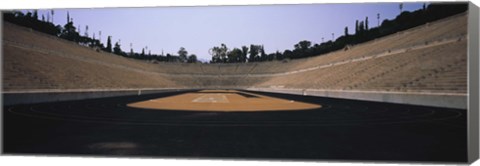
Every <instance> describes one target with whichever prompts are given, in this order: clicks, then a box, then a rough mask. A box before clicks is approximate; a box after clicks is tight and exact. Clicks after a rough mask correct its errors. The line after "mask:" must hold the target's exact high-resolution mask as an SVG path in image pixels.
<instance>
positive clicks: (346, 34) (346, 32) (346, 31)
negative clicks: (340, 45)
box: [345, 27, 348, 36]
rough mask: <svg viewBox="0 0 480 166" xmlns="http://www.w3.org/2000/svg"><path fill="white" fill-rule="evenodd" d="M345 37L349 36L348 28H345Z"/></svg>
mask: <svg viewBox="0 0 480 166" xmlns="http://www.w3.org/2000/svg"><path fill="white" fill-rule="evenodd" d="M345 36H348V27H345Z"/></svg>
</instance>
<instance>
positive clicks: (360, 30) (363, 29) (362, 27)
mask: <svg viewBox="0 0 480 166" xmlns="http://www.w3.org/2000/svg"><path fill="white" fill-rule="evenodd" d="M363 31H365V26H364V24H363V21H360V24H358V32H360V33H363Z"/></svg>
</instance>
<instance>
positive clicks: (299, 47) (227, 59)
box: [3, 3, 468, 63]
mask: <svg viewBox="0 0 480 166" xmlns="http://www.w3.org/2000/svg"><path fill="white" fill-rule="evenodd" d="M467 9H468V4H467V3H432V4H429V5H428V6H427V5H426V4H424V5H423V8H422V9H419V10H416V11H413V12H409V11H403V4H402V3H401V4H399V10H400V14H399V15H398V16H397V17H396V18H395V19H392V20H388V19H385V20H383V21H382V22H381V24H380V13H378V14H377V26H376V27H373V28H371V27H372V26H371V25H370V24H371V20H369V18H368V17H365V19H364V20H356V22H355V31H354V33H353V34H350V32H349V29H348V27H345V29H344V34H343V35H342V36H340V37H338V38H337V39H336V40H335V41H333V39H334V35H335V34H333V33H332V40H328V41H326V42H324V41H323V38H322V43H319V44H313V43H312V42H311V41H307V40H303V41H300V42H298V43H297V44H295V45H294V49H293V50H289V49H286V50H284V51H283V52H280V51H276V52H274V53H268V54H267V53H265V50H264V46H263V45H262V44H251V45H250V46H242V47H241V48H232V49H229V48H228V47H227V46H226V45H225V44H223V43H222V44H220V46H214V47H213V48H211V49H210V50H209V51H208V52H209V53H210V54H211V55H212V58H211V60H210V63H247V62H264V61H273V60H285V59H299V58H306V57H312V56H319V55H323V54H326V53H329V52H332V51H337V50H340V49H348V46H350V45H355V44H359V43H363V42H367V41H370V40H373V39H376V38H380V37H383V36H387V35H390V34H393V33H396V32H399V31H403V30H406V29H409V28H412V27H415V26H419V25H422V24H425V23H428V22H431V21H435V20H438V19H442V18H445V17H448V16H452V15H455V14H458V13H462V12H465V11H466V10H467ZM50 15H51V16H52V17H51V18H50ZM53 15H54V11H53V10H51V12H47V18H45V16H44V15H42V16H41V19H39V15H38V12H37V11H36V10H34V11H33V12H30V11H28V12H27V13H26V14H24V13H22V12H20V11H11V12H4V15H3V17H4V20H6V21H8V22H11V23H14V24H17V25H21V26H25V27H29V28H32V29H34V30H36V31H40V32H43V33H46V34H50V35H53V36H57V37H60V38H63V39H65V40H69V41H73V42H75V43H78V44H79V45H83V46H88V47H92V48H94V49H96V50H102V51H105V52H110V53H113V54H116V55H120V56H123V57H128V58H135V59H140V60H149V61H163V62H184V63H196V62H198V60H197V56H196V55H195V54H190V55H189V54H188V51H187V50H186V49H185V48H184V47H181V48H180V49H179V51H178V52H177V53H178V55H173V54H169V53H167V54H166V55H164V54H163V51H162V54H160V55H159V54H151V52H150V51H149V50H148V47H144V48H142V51H141V52H134V51H133V49H132V48H131V47H132V44H131V43H130V51H129V52H125V51H123V50H122V49H121V45H120V40H118V41H117V42H115V44H112V36H107V43H106V45H104V44H103V43H101V41H100V38H101V31H99V32H98V34H97V35H98V37H96V36H95V33H93V34H92V36H90V35H89V33H88V26H85V31H84V34H83V35H82V34H81V33H80V25H79V26H78V27H75V26H74V22H73V18H70V15H69V13H68V12H67V23H66V24H65V25H64V26H60V25H54V24H53ZM147 51H148V52H147Z"/></svg>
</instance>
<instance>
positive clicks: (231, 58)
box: [227, 48, 243, 63]
mask: <svg viewBox="0 0 480 166" xmlns="http://www.w3.org/2000/svg"><path fill="white" fill-rule="evenodd" d="M242 54H243V52H242V50H240V49H238V48H234V49H233V50H232V51H229V52H228V54H227V57H228V60H227V62H229V63H235V62H240V61H241V60H240V59H241V57H242Z"/></svg>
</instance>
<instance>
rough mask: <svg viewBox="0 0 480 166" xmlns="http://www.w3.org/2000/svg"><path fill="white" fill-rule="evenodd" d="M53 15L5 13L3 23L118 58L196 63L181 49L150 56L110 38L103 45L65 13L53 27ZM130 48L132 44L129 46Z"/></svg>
mask: <svg viewBox="0 0 480 166" xmlns="http://www.w3.org/2000/svg"><path fill="white" fill-rule="evenodd" d="M50 15H51V17H50ZM53 15H54V11H53V10H51V11H50V12H48V15H47V18H45V16H44V15H42V16H41V19H40V18H39V15H38V11H37V10H34V11H33V12H30V11H27V12H26V13H23V12H20V11H11V12H5V13H4V14H3V18H4V20H5V21H8V22H11V23H14V24H17V25H20V26H24V27H28V28H31V29H34V30H36V31H39V32H43V33H46V34H49V35H53V36H57V37H59V38H62V39H65V40H68V41H72V42H75V43H77V44H79V45H82V46H87V47H91V48H94V49H96V50H97V51H100V50H101V51H105V52H109V53H113V54H116V55H119V56H123V57H128V58H135V59H140V60H150V61H163V62H186V63H196V62H198V60H197V57H196V55H195V54H191V55H188V52H187V51H186V49H185V48H183V47H181V48H180V49H179V51H178V52H177V53H178V55H173V54H169V53H167V54H166V55H163V52H162V54H161V55H158V54H151V52H150V51H148V53H147V52H146V50H147V49H148V47H145V48H142V51H141V52H140V53H139V52H134V51H133V49H132V48H130V51H129V52H125V51H123V50H122V49H121V45H120V40H119V41H117V42H115V44H112V36H107V43H106V45H104V44H103V43H102V42H101V41H100V37H101V33H102V32H101V31H99V32H98V37H97V38H96V37H95V33H93V34H92V36H91V37H90V36H89V33H88V25H87V26H85V31H84V34H83V35H82V34H81V33H80V30H81V29H80V25H79V26H78V27H75V26H74V22H73V18H71V17H70V14H69V13H68V12H67V23H65V25H63V26H60V25H55V24H53ZM130 47H132V44H130Z"/></svg>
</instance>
